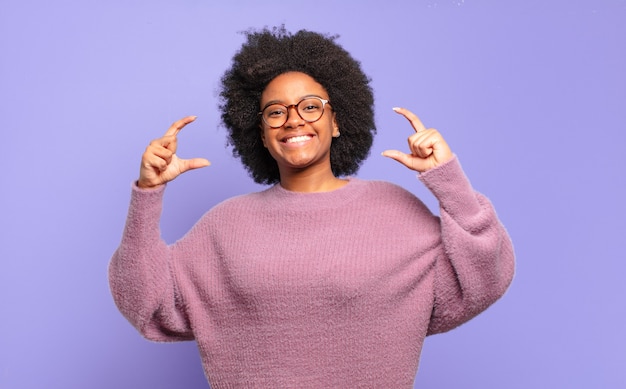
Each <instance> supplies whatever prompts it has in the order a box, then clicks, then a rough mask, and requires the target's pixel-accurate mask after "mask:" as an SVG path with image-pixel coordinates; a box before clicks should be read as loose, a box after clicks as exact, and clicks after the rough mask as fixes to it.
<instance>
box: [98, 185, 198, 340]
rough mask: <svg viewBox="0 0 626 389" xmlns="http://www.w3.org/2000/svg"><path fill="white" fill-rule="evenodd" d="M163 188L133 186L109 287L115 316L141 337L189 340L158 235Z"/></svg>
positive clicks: (168, 256) (167, 254)
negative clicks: (130, 325)
mask: <svg viewBox="0 0 626 389" xmlns="http://www.w3.org/2000/svg"><path fill="white" fill-rule="evenodd" d="M163 192H164V187H161V188H158V189H154V190H142V189H140V188H138V187H137V186H134V188H133V192H132V195H131V203H130V207H129V211H128V217H127V220H126V227H125V229H124V234H123V236H122V242H121V244H120V246H119V247H118V249H117V250H116V251H115V253H114V254H113V257H112V258H111V262H110V265H109V284H110V286H111V293H112V295H113V299H114V301H115V303H116V305H117V307H118V309H119V310H120V312H121V313H122V314H123V315H124V316H125V317H126V319H128V321H129V322H130V323H131V324H132V325H133V326H134V327H135V328H137V330H138V331H139V332H140V333H141V334H142V335H143V336H145V337H146V338H148V339H150V340H155V341H168V340H187V339H192V338H193V336H192V334H191V331H190V329H189V326H188V323H187V320H186V317H185V314H184V311H183V310H182V309H181V306H182V304H181V301H180V300H179V298H178V293H177V291H176V287H175V283H174V277H173V274H172V269H171V257H172V253H171V249H170V248H168V247H167V245H166V244H165V242H164V241H163V240H162V239H161V237H160V230H159V219H160V216H161V204H162V197H163Z"/></svg>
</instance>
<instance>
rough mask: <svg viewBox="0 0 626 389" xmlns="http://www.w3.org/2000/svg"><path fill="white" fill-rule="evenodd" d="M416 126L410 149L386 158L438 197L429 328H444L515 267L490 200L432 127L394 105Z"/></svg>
mask: <svg viewBox="0 0 626 389" xmlns="http://www.w3.org/2000/svg"><path fill="white" fill-rule="evenodd" d="M394 110H395V111H396V112H397V113H399V114H401V115H403V116H404V117H405V118H406V119H407V120H409V122H410V123H411V126H412V127H413V129H414V130H415V133H414V134H412V135H411V136H410V137H409V148H410V150H411V154H405V153H403V152H401V151H397V150H387V151H385V152H384V153H383V155H384V156H387V157H390V158H392V159H394V160H396V161H398V162H400V163H402V164H403V165H405V166H406V167H408V168H409V169H411V170H415V171H418V172H419V173H420V179H421V180H422V182H424V184H425V185H426V186H427V187H428V188H429V189H430V191H431V192H432V193H433V194H434V195H435V197H436V198H437V199H438V200H439V206H440V214H441V240H442V247H443V250H442V255H441V256H440V257H439V258H438V259H437V262H436V264H435V280H434V302H433V304H434V307H433V313H432V316H431V322H430V326H429V330H428V333H429V334H434V333H439V332H444V331H448V330H450V329H452V328H454V327H456V326H458V325H460V324H462V323H464V322H466V321H467V320H469V319H471V318H472V317H474V316H476V315H478V314H479V313H480V312H482V311H483V310H485V309H486V308H487V307H488V306H489V305H491V304H492V303H493V302H495V301H496V300H497V299H498V298H499V297H500V296H502V295H503V294H504V292H505V291H506V289H507V287H508V286H509V284H510V283H511V280H512V278H513V272H514V253H513V246H512V243H511V240H510V238H509V236H508V234H507V232H506V230H505V229H504V227H503V226H502V224H501V223H500V221H499V220H498V218H497V216H496V213H495V210H494V208H493V207H492V205H491V203H490V202H489V200H488V199H487V198H486V197H484V196H482V195H480V194H478V193H476V192H475V191H474V190H473V189H472V187H471V185H470V183H469V181H468V180H467V178H466V177H465V174H464V173H463V171H462V169H461V166H460V165H459V163H458V161H457V159H456V158H455V157H454V155H453V154H452V151H451V150H450V148H449V146H448V145H447V143H446V142H445V140H444V139H443V137H442V136H441V134H439V132H438V131H437V130H435V129H426V127H425V126H424V125H423V124H422V122H421V121H420V120H419V118H418V117H417V116H416V115H414V114H413V113H412V112H410V111H408V110H406V109H403V108H394Z"/></svg>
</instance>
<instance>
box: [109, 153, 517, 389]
mask: <svg viewBox="0 0 626 389" xmlns="http://www.w3.org/2000/svg"><path fill="white" fill-rule="evenodd" d="M420 179H421V180H422V181H423V182H424V183H425V184H426V186H427V187H428V188H429V189H430V190H431V191H432V192H433V193H434V195H435V196H436V197H437V199H438V200H439V202H440V205H441V210H440V213H441V217H440V218H438V217H435V216H433V215H432V214H431V212H430V211H429V210H428V209H427V208H426V207H425V206H424V205H423V204H422V203H421V202H420V201H419V200H418V199H417V198H416V197H415V196H413V195H412V194H411V193H409V192H407V191H406V190H404V189H402V188H400V187H398V186H396V185H393V184H390V183H386V182H378V181H364V180H360V179H356V178H353V179H350V182H349V183H348V185H346V186H344V187H343V188H341V189H338V190H336V191H333V192H325V193H296V192H289V191H287V190H285V189H283V188H282V187H281V186H280V185H276V186H273V187H271V188H269V189H267V190H265V191H262V192H259V193H252V194H248V195H245V196H240V197H235V198H232V199H229V200H227V201H225V202H223V203H221V204H219V205H217V206H216V207H214V208H213V209H211V210H210V211H209V212H208V213H207V214H206V215H204V216H203V217H202V218H201V219H200V221H199V222H198V223H197V224H196V225H195V226H194V227H193V228H192V229H191V230H190V231H189V232H188V233H187V234H186V235H185V236H184V237H183V238H182V239H180V240H179V241H178V242H176V243H175V244H173V245H171V246H168V245H166V243H165V242H164V241H163V240H162V239H161V238H160V232H159V218H160V214H161V206H162V196H163V192H164V189H162V188H161V189H155V190H140V189H138V188H136V187H135V188H134V189H133V192H132V199H131V204H130V210H129V214H128V220H127V224H126V229H125V231H124V235H123V238H122V242H121V245H120V247H119V248H118V250H117V251H116V252H115V254H114V256H113V258H112V260H111V264H110V269H109V276H110V284H111V290H112V293H113V297H114V299H115V302H116V303H117V306H118V307H119V309H120V311H121V312H122V313H123V314H124V315H125V317H126V318H127V319H128V320H129V321H130V322H131V323H132V324H133V325H134V326H135V327H136V328H137V329H138V330H139V331H140V332H141V333H142V334H143V335H144V336H145V337H146V338H148V339H152V340H155V341H176V340H192V339H195V340H196V342H197V344H198V347H199V351H200V355H201V357H202V363H203V366H204V371H205V373H206V376H207V378H208V380H209V383H210V384H211V387H212V388H214V389H218V388H243V387H245V388H249V387H258V388H279V387H280V388H287V387H311V388H321V387H334V388H348V387H350V388H356V387H377V388H382V387H386V388H411V387H412V384H413V382H414V379H415V374H416V372H417V367H418V361H419V356H420V351H421V349H422V344H423V341H424V338H425V336H426V335H428V334H434V333H438V332H443V331H447V330H450V329H452V328H454V327H456V326H458V325H460V324H462V323H464V322H465V321H467V320H469V319H471V318H472V317H474V316H476V315H477V314H478V313H480V312H481V311H483V310H484V309H486V308H487V307H488V306H489V305H490V304H492V303H493V302H494V301H496V300H497V299H498V298H499V297H500V296H502V294H503V293H504V291H505V290H506V288H507V287H508V285H509V283H510V282H511V279H512V277H513V269H514V258H513V257H514V255H513V249H512V245H511V242H510V240H509V237H508V235H507V232H506V231H505V229H504V228H503V226H502V225H501V224H500V222H499V221H498V219H497V217H496V214H495V212H494V209H493V208H492V206H491V204H490V203H489V201H488V200H487V199H486V198H485V197H483V196H482V195H480V194H478V193H476V192H474V191H473V190H472V188H471V186H470V184H469V182H468V181H467V179H466V178H465V175H464V174H463V172H462V170H461V167H460V165H459V164H458V161H457V160H456V158H455V159H453V160H452V161H451V162H448V163H447V164H445V165H443V166H440V167H438V168H436V169H433V170H431V171H428V172H427V173H424V174H421V175H420Z"/></svg>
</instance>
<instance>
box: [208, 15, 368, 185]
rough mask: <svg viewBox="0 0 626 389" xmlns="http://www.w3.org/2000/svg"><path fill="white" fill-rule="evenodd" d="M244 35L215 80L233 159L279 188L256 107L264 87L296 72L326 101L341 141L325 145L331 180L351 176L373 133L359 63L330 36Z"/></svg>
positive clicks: (281, 31) (267, 31)
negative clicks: (318, 89) (308, 78)
mask: <svg viewBox="0 0 626 389" xmlns="http://www.w3.org/2000/svg"><path fill="white" fill-rule="evenodd" d="M245 35H246V37H247V41H246V42H245V43H244V44H243V46H242V47H241V49H240V51H239V52H237V53H236V54H235V56H234V57H233V62H232V67H231V68H230V69H229V70H227V71H226V72H225V74H224V76H223V77H222V80H221V81H222V85H221V91H220V106H219V108H220V111H221V118H222V122H223V124H224V126H225V127H226V129H227V130H228V145H230V146H231V147H232V151H233V155H234V156H235V157H238V158H240V159H241V162H242V163H243V165H244V166H245V167H246V169H247V170H248V172H249V173H250V175H251V177H252V178H253V179H254V181H255V182H257V183H259V184H275V183H278V182H280V175H279V171H278V165H277V163H276V161H275V160H274V159H273V158H272V156H271V155H270V153H269V151H268V150H267V149H266V148H265V146H263V142H262V141H261V132H260V127H259V125H260V121H259V120H260V117H259V115H258V112H259V109H260V107H259V105H260V100H261V94H262V93H263V91H264V89H265V87H266V86H267V84H269V82H270V81H272V80H273V79H274V78H275V77H277V76H279V75H281V74H283V73H287V72H291V71H296V72H301V73H305V74H307V75H309V76H311V77H312V78H313V79H315V81H317V82H318V83H319V84H320V85H322V86H323V87H324V89H326V91H327V92H328V95H329V97H330V101H331V103H332V107H333V111H334V112H335V114H336V120H337V124H338V125H339V128H340V129H341V135H342V136H341V137H338V138H333V142H332V145H331V150H330V162H331V169H332V171H333V174H334V175H335V176H347V175H351V174H354V173H356V172H357V171H358V169H359V167H360V165H361V162H363V160H364V159H365V158H366V157H367V156H368V155H369V152H370V148H371V146H372V142H373V139H374V134H375V132H376V127H375V124H374V110H373V105H374V97H373V93H372V89H371V87H370V79H369V78H368V77H367V76H366V75H365V74H364V73H363V71H362V70H361V66H360V63H359V62H358V61H356V60H355V59H354V58H352V56H351V55H350V54H349V53H348V52H347V51H346V50H344V49H343V48H342V47H341V46H339V45H338V44H337V43H336V42H335V40H336V38H337V37H336V36H326V35H322V34H319V33H316V32H310V31H306V30H301V31H298V32H297V33H295V34H291V33H289V32H287V31H286V30H285V28H284V26H282V27H275V28H273V29H271V30H270V29H268V28H265V29H263V30H261V31H248V32H246V33H245Z"/></svg>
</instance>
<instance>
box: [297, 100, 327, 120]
mask: <svg viewBox="0 0 626 389" xmlns="http://www.w3.org/2000/svg"><path fill="white" fill-rule="evenodd" d="M298 113H299V114H300V117H301V118H302V119H304V120H306V121H307V122H314V121H316V120H318V119H319V118H320V117H322V114H323V113H324V104H323V103H322V100H320V99H317V98H309V99H304V100H302V101H301V102H299V103H298Z"/></svg>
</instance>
